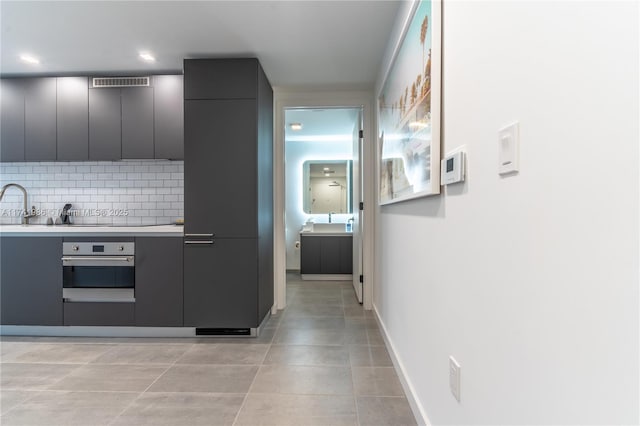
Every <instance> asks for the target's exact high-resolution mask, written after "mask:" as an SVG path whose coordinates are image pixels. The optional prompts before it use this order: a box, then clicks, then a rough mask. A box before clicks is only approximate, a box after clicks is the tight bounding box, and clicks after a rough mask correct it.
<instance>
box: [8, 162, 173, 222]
mask: <svg viewBox="0 0 640 426" xmlns="http://www.w3.org/2000/svg"><path fill="white" fill-rule="evenodd" d="M10 182H12V183H18V184H20V185H22V186H24V187H25V188H26V190H27V195H28V203H29V204H28V207H29V208H31V206H35V207H36V213H37V216H36V217H34V218H33V219H31V220H30V223H33V224H45V223H46V221H47V218H48V217H51V218H52V219H55V218H57V217H58V216H59V215H60V212H61V210H62V207H63V206H64V205H65V204H66V203H71V204H72V205H73V207H72V209H73V211H72V214H75V216H74V217H73V218H72V221H73V222H74V223H78V224H80V223H85V224H101V225H155V224H168V223H173V222H175V220H176V219H177V218H183V217H184V162H183V161H168V160H151V161H150V160H144V161H76V162H63V161H61V162H34V163H2V164H0V185H5V184H7V183H10ZM22 209H23V201H22V193H21V192H20V191H19V190H18V189H16V188H10V189H8V190H7V192H6V193H5V196H4V197H3V199H2V201H1V202H0V224H16V223H20V216H21V214H22Z"/></svg>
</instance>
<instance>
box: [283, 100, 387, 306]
mask: <svg viewBox="0 0 640 426" xmlns="http://www.w3.org/2000/svg"><path fill="white" fill-rule="evenodd" d="M327 106H329V107H341V108H360V109H362V122H363V130H364V138H363V140H362V147H361V148H362V154H361V156H360V159H361V163H360V165H359V166H360V167H361V172H362V175H363V176H364V179H363V180H362V182H361V187H362V199H363V201H364V210H362V211H361V212H360V217H362V221H361V222H360V226H361V227H362V234H361V240H362V249H361V251H362V266H363V272H362V275H363V276H364V283H363V285H362V289H363V296H362V306H363V308H364V309H365V310H370V309H373V307H374V288H375V286H376V279H375V270H376V266H375V264H374V249H375V247H374V243H375V239H376V236H375V217H376V211H377V207H376V205H377V203H376V199H377V196H376V194H377V189H376V182H377V179H376V173H377V172H376V170H377V166H376V164H377V163H376V160H375V159H376V148H375V146H376V142H375V141H376V138H375V121H374V118H375V114H374V111H375V108H374V106H375V102H374V97H373V94H372V93H371V92H370V91H367V90H363V91H360V90H340V91H337V90H299V89H287V88H275V89H274V115H275V121H274V150H275V152H274V221H275V223H274V305H273V307H272V310H271V312H272V313H273V314H275V313H277V312H278V310H281V309H284V308H285V307H286V306H287V289H286V275H287V274H286V235H285V234H286V232H285V231H286V229H285V173H284V170H285V159H284V156H285V146H284V131H285V117H284V115H285V111H286V110H287V109H289V108H310V109H313V108H322V107H327Z"/></svg>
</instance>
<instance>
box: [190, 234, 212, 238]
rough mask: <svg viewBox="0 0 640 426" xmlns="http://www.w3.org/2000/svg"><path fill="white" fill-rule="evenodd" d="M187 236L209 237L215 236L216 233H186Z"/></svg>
mask: <svg viewBox="0 0 640 426" xmlns="http://www.w3.org/2000/svg"><path fill="white" fill-rule="evenodd" d="M184 236H185V237H209V238H213V237H214V234H184Z"/></svg>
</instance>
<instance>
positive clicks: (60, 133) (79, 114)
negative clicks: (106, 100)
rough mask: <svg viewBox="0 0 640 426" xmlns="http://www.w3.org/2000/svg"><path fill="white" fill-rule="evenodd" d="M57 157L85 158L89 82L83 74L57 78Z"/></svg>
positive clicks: (87, 149) (58, 158)
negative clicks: (81, 75)
mask: <svg viewBox="0 0 640 426" xmlns="http://www.w3.org/2000/svg"><path fill="white" fill-rule="evenodd" d="M56 111H57V141H58V144H57V157H56V158H57V160H58V161H82V160H88V159H89V82H88V79H87V77H58V79H57V108H56Z"/></svg>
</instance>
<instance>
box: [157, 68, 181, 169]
mask: <svg viewBox="0 0 640 426" xmlns="http://www.w3.org/2000/svg"><path fill="white" fill-rule="evenodd" d="M153 114H154V116H153V125H154V131H153V134H154V158H159V159H169V160H182V159H183V158H184V124H183V122H184V97H183V78H182V76H181V75H156V76H153Z"/></svg>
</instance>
